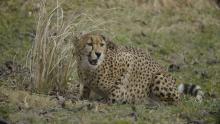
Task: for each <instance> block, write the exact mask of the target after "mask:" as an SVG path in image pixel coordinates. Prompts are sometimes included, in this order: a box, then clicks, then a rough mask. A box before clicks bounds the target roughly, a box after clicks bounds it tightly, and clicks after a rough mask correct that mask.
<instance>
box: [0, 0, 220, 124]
mask: <svg viewBox="0 0 220 124" xmlns="http://www.w3.org/2000/svg"><path fill="white" fill-rule="evenodd" d="M140 1H141V0H140ZM168 1H169V2H170V3H169V2H168V3H167V4H164V5H163V4H162V3H160V2H158V1H157V2H158V3H157V2H152V1H148V3H147V4H146V3H140V4H138V2H134V1H132V0H131V1H125V0H119V1H114V0H109V1H104V0H102V1H98V0H85V1H84V2H81V1H79V0H76V1H71V0H66V1H65V2H63V4H62V7H63V10H64V12H65V13H64V14H69V13H75V12H83V13H85V14H87V15H89V16H91V17H92V19H95V20H93V22H94V27H96V26H98V25H101V23H106V24H103V25H101V26H100V29H102V30H103V32H104V34H107V35H108V36H109V37H110V38H112V39H113V41H114V42H116V43H118V44H120V45H129V46H133V47H139V48H143V49H148V50H149V51H150V52H151V54H152V56H154V57H155V59H157V60H158V61H159V62H160V63H161V64H163V65H164V66H166V67H168V66H169V65H170V64H176V65H178V66H180V69H179V70H178V71H175V72H172V75H174V77H175V78H176V79H177V82H178V83H182V82H184V83H195V84H198V85H200V86H201V87H202V88H203V90H204V91H205V92H206V96H205V100H204V101H203V102H201V103H198V102H196V101H195V99H194V98H191V97H186V98H184V99H183V100H182V102H181V104H180V105H178V106H174V105H160V106H150V105H146V104H143V105H135V106H133V105H116V104H115V105H103V104H98V103H97V102H86V101H74V102H72V101H70V100H69V101H67V102H66V106H65V107H61V106H60V105H59V104H58V101H57V100H56V99H55V98H53V97H52V96H48V95H44V94H34V93H31V92H29V91H25V90H18V89H17V88H12V87H11V85H8V84H7V83H6V82H8V81H4V80H1V82H0V86H1V87H0V117H1V118H4V119H6V120H9V121H10V122H12V123H18V122H20V123H22V122H23V123H94V124H97V123H117V124H129V123H158V124H159V123H167V124H169V123H174V124H176V123H219V122H220V121H219V120H218V118H220V112H219V111H220V107H219V105H220V102H219V96H220V11H219V8H218V7H217V6H216V5H214V3H212V4H208V2H207V1H206V2H205V0H202V1H198V2H196V1H194V2H192V1H191V4H190V3H189V5H187V4H185V3H182V4H177V3H178V2H173V3H172V0H168ZM49 2H50V1H49ZM153 3H154V4H153ZM171 3H172V4H171ZM180 3H181V2H180ZM47 6H49V7H48V8H50V4H48V5H47ZM38 10H39V4H38V3H37V2H35V3H33V2H31V1H24V0H17V1H14V0H3V1H1V3H0V53H1V57H0V63H4V62H5V61H6V60H16V61H18V62H19V63H24V62H25V60H26V55H27V52H28V50H29V49H30V47H31V44H32V43H33V37H34V35H35V29H36V22H37V14H36V13H37V12H38ZM85 23H86V22H85ZM84 26H85V27H83V26H82V27H81V30H82V31H83V30H85V29H88V27H87V26H86V24H85V25H84ZM91 28H93V27H91ZM98 28H99V27H98ZM16 83H19V82H16Z"/></svg>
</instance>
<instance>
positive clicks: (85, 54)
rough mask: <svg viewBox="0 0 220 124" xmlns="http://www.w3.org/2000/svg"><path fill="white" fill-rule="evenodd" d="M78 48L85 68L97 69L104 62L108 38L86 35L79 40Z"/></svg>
mask: <svg viewBox="0 0 220 124" xmlns="http://www.w3.org/2000/svg"><path fill="white" fill-rule="evenodd" d="M76 47H77V48H76V49H77V53H78V54H79V56H80V61H81V63H82V64H83V66H84V67H90V68H96V67H97V66H99V65H100V64H101V63H102V61H103V60H104V57H105V56H104V55H105V51H106V48H107V43H106V38H105V37H104V36H103V35H98V34H85V35H82V36H81V37H80V38H79V39H78V41H77V45H76Z"/></svg>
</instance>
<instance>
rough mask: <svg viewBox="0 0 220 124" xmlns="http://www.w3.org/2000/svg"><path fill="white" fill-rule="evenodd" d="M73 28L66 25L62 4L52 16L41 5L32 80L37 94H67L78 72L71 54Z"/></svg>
mask: <svg viewBox="0 0 220 124" xmlns="http://www.w3.org/2000/svg"><path fill="white" fill-rule="evenodd" d="M71 25H72V24H71V23H70V22H68V21H64V16H63V10H62V8H61V7H60V5H59V3H58V1H57V6H56V8H55V9H53V10H52V11H50V12H48V10H47V8H46V7H45V1H43V2H42V3H41V10H40V14H39V20H38V25H37V31H36V37H35V42H34V44H33V47H32V50H31V55H32V59H31V60H30V61H31V62H30V63H31V73H32V80H33V83H34V88H36V90H37V91H40V92H47V93H48V92H50V91H52V90H56V91H59V92H64V89H65V88H66V86H67V82H68V77H70V76H71V75H72V72H73V68H74V60H73V57H72V54H71V49H73V45H72V44H71V42H70V39H69V40H67V39H68V37H69V36H70V34H72V33H71V30H72V26H71Z"/></svg>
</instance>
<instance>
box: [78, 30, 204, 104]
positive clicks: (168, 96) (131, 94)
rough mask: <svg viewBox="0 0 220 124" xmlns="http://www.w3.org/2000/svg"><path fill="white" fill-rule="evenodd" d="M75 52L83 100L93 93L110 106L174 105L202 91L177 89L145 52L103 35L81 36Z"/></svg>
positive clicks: (90, 34) (165, 73)
mask: <svg viewBox="0 0 220 124" xmlns="http://www.w3.org/2000/svg"><path fill="white" fill-rule="evenodd" d="M75 53H76V56H77V57H76V61H77V71H78V76H79V79H80V82H81V84H80V87H81V98H82V99H88V98H89V96H90V92H91V91H93V92H95V93H96V94H98V95H100V96H102V97H103V98H105V99H107V100H108V101H109V102H111V103H115V102H116V103H128V104H138V103H143V102H145V101H146V100H147V98H153V99H158V100H160V101H165V102H170V103H177V102H179V100H180V94H181V93H187V92H193V94H194V95H197V94H199V93H200V92H201V88H200V87H196V86H194V85H193V86H191V85H187V87H186V86H185V85H184V84H182V85H180V86H179V87H178V88H177V85H176V82H175V79H174V78H173V77H172V76H171V75H170V74H168V72H167V71H166V69H165V68H164V67H163V66H161V65H160V64H159V63H158V62H156V61H155V60H154V59H153V58H152V57H151V56H150V54H149V53H148V52H147V51H145V50H142V49H138V48H132V47H127V46H119V45H116V44H115V43H113V42H112V41H111V40H109V39H107V38H106V37H105V36H104V35H100V34H95V33H88V34H84V35H82V36H81V37H80V38H78V39H77V40H76V42H75ZM188 89H189V90H188ZM201 93H202V92H201Z"/></svg>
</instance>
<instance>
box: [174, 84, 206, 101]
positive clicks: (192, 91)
mask: <svg viewBox="0 0 220 124" xmlns="http://www.w3.org/2000/svg"><path fill="white" fill-rule="evenodd" d="M178 92H179V93H180V94H189V95H192V96H195V97H196V99H197V100H198V101H200V102H201V101H202V99H203V97H204V92H203V91H202V89H201V87H200V86H199V85H195V84H183V83H182V84H180V85H179V86H178Z"/></svg>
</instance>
